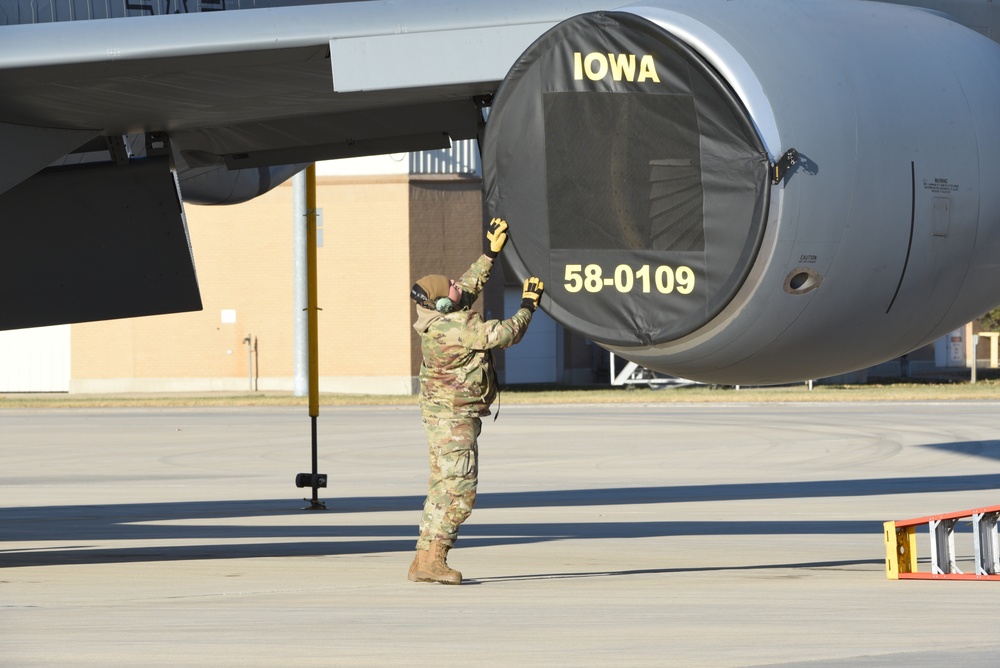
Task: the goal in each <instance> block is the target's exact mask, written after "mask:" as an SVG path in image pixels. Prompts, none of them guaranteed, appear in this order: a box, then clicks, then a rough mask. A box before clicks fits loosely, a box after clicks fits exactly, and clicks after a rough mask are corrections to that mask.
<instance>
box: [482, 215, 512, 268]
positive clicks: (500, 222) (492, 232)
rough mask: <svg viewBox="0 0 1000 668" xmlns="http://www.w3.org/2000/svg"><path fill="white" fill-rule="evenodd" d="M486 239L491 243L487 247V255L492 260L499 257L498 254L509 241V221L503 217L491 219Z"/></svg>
mask: <svg viewBox="0 0 1000 668" xmlns="http://www.w3.org/2000/svg"><path fill="white" fill-rule="evenodd" d="M486 241H487V242H488V243H489V245H490V247H489V248H488V249H486V256H487V257H488V258H490V259H491V260H495V259H497V255H499V254H500V251H502V250H503V245H504V244H505V243H507V221H506V220H504V219H503V218H494V219H493V220H491V221H490V224H489V226H488V227H487V230H486Z"/></svg>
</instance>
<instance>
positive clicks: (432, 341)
mask: <svg viewBox="0 0 1000 668" xmlns="http://www.w3.org/2000/svg"><path fill="white" fill-rule="evenodd" d="M492 266H493V263H492V262H490V260H489V258H487V257H486V256H485V255H483V256H480V258H479V259H478V260H476V261H475V262H474V263H473V264H472V266H471V267H469V270H468V271H467V272H465V273H464V274H463V275H462V277H461V278H460V279H458V284H459V285H460V286H461V288H462V291H463V292H464V293H466V298H465V299H464V300H463V302H464V303H466V304H472V303H473V302H474V301H475V300H476V298H477V297H478V296H479V293H480V292H481V291H482V289H483V286H485V285H486V281H488V280H489V277H490V269H491V268H492ZM416 308H417V321H416V322H415V323H413V328H414V329H416V330H417V332H418V333H419V334H420V347H421V351H422V353H423V358H424V361H423V364H421V365H420V408H421V409H422V410H423V411H424V412H429V413H437V414H451V415H463V416H477V415H478V416H482V415H489V414H490V404H492V403H493V400H494V399H495V398H496V395H497V381H496V371H495V369H494V368H493V354H492V352H491V349H493V348H507V347H509V346H512V345H514V344H515V343H517V342H518V341H520V340H521V337H522V336H524V332H525V330H527V329H528V323H529V322H531V311H529V310H528V309H524V308H522V309H519V310H518V311H517V313H515V314H514V315H512V316H511V317H509V318H507V319H506V320H486V321H484V320H483V317H482V316H481V315H480V314H479V313H477V312H476V311H473V310H471V309H470V308H469V307H468V306H466V307H465V308H462V309H461V310H457V311H452V312H451V313H440V312H438V311H433V310H431V309H428V308H426V307H424V306H420V305H417V307H416Z"/></svg>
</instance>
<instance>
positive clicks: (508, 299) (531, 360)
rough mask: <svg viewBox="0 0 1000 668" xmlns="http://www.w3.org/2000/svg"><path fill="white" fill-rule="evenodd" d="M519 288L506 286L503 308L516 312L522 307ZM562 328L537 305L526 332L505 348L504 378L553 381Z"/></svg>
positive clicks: (511, 312) (517, 381) (538, 381)
mask: <svg viewBox="0 0 1000 668" xmlns="http://www.w3.org/2000/svg"><path fill="white" fill-rule="evenodd" d="M521 292H522V290H521V289H520V288H506V289H505V290H504V299H503V301H504V304H503V306H504V309H503V312H504V313H506V314H511V315H513V314H514V313H515V312H516V311H517V309H519V308H520V307H521ZM561 331H562V330H561V329H560V328H559V326H558V325H557V324H556V321H555V320H553V319H552V318H550V317H549V316H548V315H546V314H545V312H544V311H542V310H541V309H537V310H536V311H535V314H534V315H533V316H532V317H531V326H530V327H528V332H527V334H525V335H524V338H523V339H521V342H520V343H518V344H517V345H514V346H511V347H510V348H508V349H507V351H506V357H507V373H506V374H505V379H506V380H505V382H506V383H507V384H514V383H554V382H556V381H557V380H558V378H559V366H558V363H559V361H560V357H559V350H560V348H559V345H558V344H559V334H560V333H561Z"/></svg>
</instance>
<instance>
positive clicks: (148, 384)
mask: <svg viewBox="0 0 1000 668" xmlns="http://www.w3.org/2000/svg"><path fill="white" fill-rule="evenodd" d="M476 184H477V185H476V186H475V189H476V191H477V192H478V188H479V186H478V181H477V182H476ZM410 196H411V184H410V178H409V177H406V176H383V177H366V178H359V177H321V178H320V179H318V180H317V206H318V207H319V208H320V209H322V228H321V230H322V231H321V236H322V246H321V247H320V248H318V249H317V259H318V282H319V287H318V301H319V307H320V308H321V309H322V310H321V312H320V313H319V336H320V349H319V372H320V389H321V390H322V391H338V392H379V393H408V392H412V391H413V387H414V382H413V376H414V375H415V370H414V368H413V361H412V360H413V357H412V345H413V342H412V336H411V332H412V328H411V327H410V323H411V315H412V314H411V308H410V305H411V302H410V300H409V297H408V292H409V286H410V284H412V277H411V270H412V267H411V260H410V210H411V202H410ZM292 206H293V203H292V187H291V183H286V184H283V185H281V186H279V187H277V188H275V189H274V190H273V191H271V192H270V193H268V194H266V195H264V196H262V197H259V198H257V199H255V200H253V201H251V202H248V203H246V204H241V205H236V206H230V207H197V206H190V207H188V208H187V216H188V227H189V233H190V235H191V243H192V247H193V251H194V256H195V262H196V267H197V271H198V279H199V284H200V287H201V294H202V301H203V306H204V310H202V311H200V312H196V313H184V314H176V315H163V316H153V317H146V318H134V319H128V320H117V321H108V322H98V323H85V324H79V325H73V330H72V371H71V374H72V378H71V382H70V391H73V392H120V391H138V392H142V391H209V390H246V389H250V386H251V373H250V368H249V365H250V362H249V359H248V358H249V355H248V352H249V347H250V346H249V345H248V344H247V343H246V342H245V339H246V338H247V337H248V336H249V337H250V344H251V345H252V344H253V343H256V346H257V354H256V357H255V359H256V362H255V364H254V369H253V377H254V380H255V382H256V385H257V389H260V390H291V389H292V388H293V385H294V339H293V337H294V313H293V296H294V281H293V266H294V265H293V263H294V259H293V257H292V238H293V220H292V217H293V213H292ZM478 211H479V209H478V208H477V213H476V217H475V218H473V220H475V221H478V219H479V217H480V216H479V213H478ZM468 222H469V221H468V220H466V224H468ZM472 227H473V228H475V235H478V227H477V226H472ZM224 312H226V313H227V314H230V315H235V319H234V320H233V321H231V322H227V321H226V320H227V319H226V318H224V317H223V313H224ZM230 319H231V318H230ZM231 320H232V319H231Z"/></svg>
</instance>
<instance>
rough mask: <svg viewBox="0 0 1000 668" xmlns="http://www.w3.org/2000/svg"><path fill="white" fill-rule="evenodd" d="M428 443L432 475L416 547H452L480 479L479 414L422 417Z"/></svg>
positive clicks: (467, 514)
mask: <svg viewBox="0 0 1000 668" xmlns="http://www.w3.org/2000/svg"><path fill="white" fill-rule="evenodd" d="M423 421H424V432H425V433H426V434H427V443H428V445H429V446H430V460H431V477H430V481H429V483H428V491H427V500H426V501H424V513H423V515H422V516H421V518H420V537H419V538H418V539H417V549H418V550H427V549H430V544H431V541H434V540H437V541H441V542H442V543H444V544H445V545H446V546H448V547H451V546H452V545H454V544H455V539H456V538H457V537H458V527H459V526H460V525H461V524H462V522H464V521H465V520H466V519H468V517H469V515H470V514H471V513H472V507H473V506H475V505H476V484H477V483H478V482H479V444H478V443H477V441H476V439H477V438H479V433H480V431H481V430H482V426H483V423H482V420H480V419H479V418H478V417H458V416H450V415H449V416H444V417H438V416H429V415H426V414H425V415H424V416H423Z"/></svg>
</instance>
